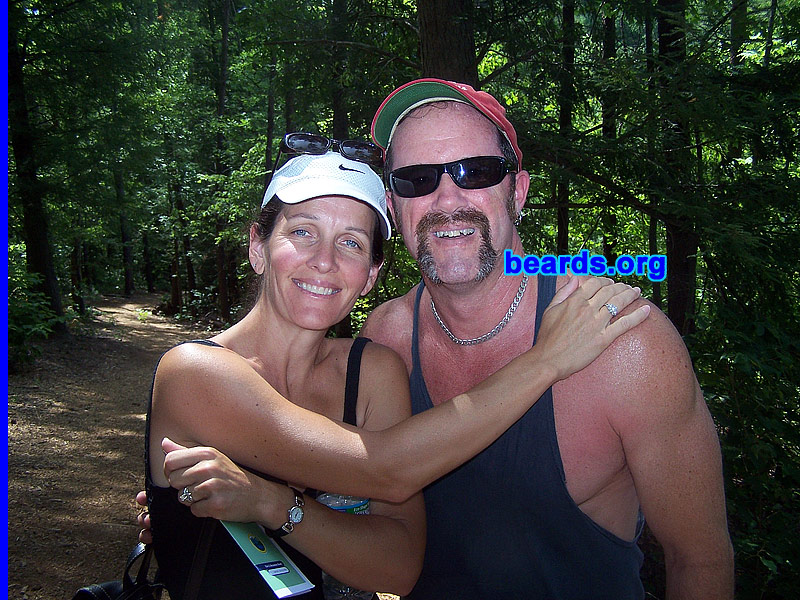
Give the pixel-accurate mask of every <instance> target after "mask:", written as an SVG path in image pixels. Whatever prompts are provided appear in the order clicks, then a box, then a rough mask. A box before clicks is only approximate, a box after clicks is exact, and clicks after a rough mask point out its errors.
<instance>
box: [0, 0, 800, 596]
mask: <svg viewBox="0 0 800 600" xmlns="http://www.w3.org/2000/svg"><path fill="white" fill-rule="evenodd" d="M798 36H800V1H799V0H781V1H779V0H725V1H722V0H720V1H706V2H697V1H694V2H693V1H687V0H658V1H656V0H634V1H630V2H625V3H606V2H601V1H599V0H589V1H586V2H575V1H574V0H562V1H541V2H530V1H527V2H525V1H521V0H474V1H473V0H425V1H423V0H420V1H419V2H411V1H399V0H394V1H390V0H375V1H369V0H321V1H318V2H304V1H296V0H272V1H269V2H264V1H256V0H249V1H248V0H172V1H167V0H125V1H124V2H122V1H111V0H47V1H35V0H12V1H11V2H10V4H9V57H8V58H9V62H8V68H9V74H8V82H9V105H8V106H9V114H8V119H9V148H8V158H9V161H8V164H9V167H8V168H9V172H8V176H9V221H8V236H9V249H8V252H9V265H8V266H9V275H8V277H9V279H8V286H9V309H8V310H9V312H8V317H9V330H8V335H9V367H10V368H12V369H20V368H24V365H25V364H26V363H27V362H29V361H32V360H35V357H36V340H37V339H38V338H41V337H45V336H50V335H69V328H70V324H74V323H79V322H80V320H81V319H85V318H88V317H89V316H90V315H91V314H92V306H93V301H96V300H97V298H99V296H100V295H101V294H107V293H115V294H126V295H129V294H132V293H134V292H135V291H144V290H146V291H148V292H154V291H163V302H162V305H161V310H162V312H163V313H164V314H168V315H173V316H174V317H175V318H180V319H187V320H191V321H194V322H198V321H200V322H202V321H205V322H214V323H230V322H233V321H234V320H235V319H236V318H237V315H238V314H240V313H241V311H242V310H243V309H244V308H246V307H247V303H248V302H249V301H250V291H249V271H250V269H249V265H248V263H247V260H246V255H245V254H244V252H243V248H244V242H245V239H246V237H245V233H246V227H247V224H248V219H249V218H250V217H252V216H253V215H254V214H255V210H256V208H257V206H258V204H259V200H260V196H261V194H262V193H263V190H264V187H265V183H266V182H267V181H268V179H269V176H270V174H271V170H272V165H273V161H274V160H275V158H276V154H277V149H278V144H279V141H280V139H281V137H282V135H283V134H284V133H285V132H288V131H311V132H319V133H322V134H325V135H328V136H331V137H335V138H336V139H347V138H366V137H368V135H369V125H370V123H371V119H372V116H373V114H374V112H375V110H376V108H377V107H378V105H379V104H380V102H381V101H382V100H383V98H384V97H385V96H386V95H387V94H388V93H389V92H390V91H391V90H392V89H394V88H395V87H396V86H398V85H400V84H402V83H405V82H406V81H409V80H411V79H415V78H418V77H420V76H434V77H442V78H445V79H451V80H457V81H463V82H467V83H470V84H471V85H473V86H474V87H476V88H480V89H484V90H487V91H489V92H491V93H492V94H494V95H495V97H497V98H498V99H500V101H501V102H503V103H504V105H505V107H506V109H507V111H508V116H509V118H510V120H511V121H512V122H513V123H514V125H515V126H516V129H517V132H518V134H519V138H520V145H521V147H522V151H523V154H524V161H523V165H522V167H523V168H525V169H527V170H528V171H529V172H530V173H531V177H532V185H531V191H530V194H529V198H528V204H527V208H526V210H525V211H524V219H523V222H522V225H521V227H520V233H521V236H522V238H523V241H524V244H525V248H526V251H527V252H529V253H534V254H546V253H567V252H568V253H576V252H577V251H579V250H580V249H583V248H587V249H588V250H589V251H590V252H593V253H597V254H603V255H605V256H606V257H607V258H608V259H609V261H611V260H613V259H614V258H616V256H618V255H620V254H634V255H635V254H666V255H667V257H668V269H669V271H668V278H667V280H666V281H665V282H663V283H653V282H650V281H648V280H646V279H641V280H638V279H635V278H626V281H628V282H630V283H635V284H637V285H640V286H642V288H643V290H644V293H645V295H646V296H648V297H649V298H650V299H652V300H653V301H654V302H655V303H656V304H658V305H659V306H662V308H663V309H664V310H665V312H667V314H668V315H669V317H670V319H672V321H673V323H674V324H675V326H676V327H677V328H678V330H679V331H680V332H681V334H682V335H683V336H684V339H685V341H686V344H687V346H688V348H689V351H690V353H691V356H692V359H693V361H694V365H695V369H696V370H697V373H698V378H699V380H700V384H701V386H702V387H703V390H704V393H705V397H706V400H707V402H708V405H709V408H710V409H711V412H712V414H713V416H714V420H715V422H716V424H717V428H718V432H719V435H720V440H721V444H722V451H723V456H724V462H725V484H726V493H727V499H728V514H729V522H730V529H731V534H732V538H733V542H734V546H735V550H736V576H737V597H739V598H788V597H793V595H794V593H796V591H797V589H800V574H799V568H800V491H798V490H800V422H799V421H800V417H798V404H799V403H800V400H799V398H800V360H799V359H800V294H798V291H799V290H798V281H800V261H798V256H800V202H799V201H798V200H800V167H798V144H799V143H800V135H799V134H798V127H799V125H798V123H800V115H799V114H798V113H800V56H799V55H798ZM386 250H387V261H386V266H385V268H384V270H383V272H382V274H381V278H380V280H379V283H378V285H377V287H376V290H375V292H374V293H373V294H372V295H371V296H370V297H369V298H366V299H364V300H363V301H360V302H359V304H358V305H357V307H356V310H355V311H354V312H353V314H352V316H351V318H350V319H349V320H347V321H345V322H343V323H340V324H339V325H337V326H336V328H335V331H334V332H332V333H333V334H334V335H352V334H353V333H354V332H356V331H357V330H358V328H359V326H360V324H361V323H362V322H363V320H364V318H365V317H366V315H367V314H368V313H369V311H370V310H371V309H372V308H373V307H374V306H376V305H377V304H379V303H381V302H383V301H385V300H387V299H389V298H392V297H394V296H397V295H399V294H402V293H404V292H405V291H406V290H408V289H409V288H410V287H411V286H412V285H414V284H415V283H416V281H417V280H418V272H417V269H416V266H415V265H414V264H413V262H412V261H411V260H410V259H409V257H408V255H407V253H406V252H405V249H404V247H403V244H402V241H401V240H400V239H399V238H398V237H394V238H393V239H392V240H391V241H390V242H388V243H387V248H386ZM642 543H643V544H644V545H645V546H646V552H647V554H648V566H647V568H646V569H645V580H646V585H647V587H648V590H650V591H651V593H653V595H655V596H656V597H661V592H660V590H661V589H662V588H663V581H662V575H660V573H661V572H662V569H661V568H659V566H658V561H659V560H661V559H660V558H659V555H658V551H657V548H656V545H655V542H653V540H652V538H651V537H649V536H646V537H645V540H644V541H643V542H642Z"/></svg>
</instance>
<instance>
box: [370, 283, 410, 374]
mask: <svg viewBox="0 0 800 600" xmlns="http://www.w3.org/2000/svg"><path fill="white" fill-rule="evenodd" d="M416 293H417V286H414V287H413V288H411V290H409V291H408V292H407V293H406V294H404V295H403V296H400V297H399V298H394V299H392V300H389V301H387V302H384V303H383V304H381V305H380V306H378V307H377V308H376V309H375V310H373V311H372V313H371V314H370V315H369V317H368V318H367V321H366V323H364V327H363V328H362V329H361V335H363V336H365V337H368V338H371V339H372V340H373V341H375V342H377V343H379V344H383V345H384V346H388V347H389V348H391V349H392V350H394V351H395V352H397V353H398V354H399V355H400V356H401V357H402V358H403V360H404V361H406V363H408V360H407V357H410V355H411V333H412V330H413V325H414V300H415V298H416Z"/></svg>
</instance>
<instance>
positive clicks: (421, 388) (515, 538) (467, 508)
mask: <svg viewBox="0 0 800 600" xmlns="http://www.w3.org/2000/svg"><path fill="white" fill-rule="evenodd" d="M555 283H556V278H555V277H544V276H542V275H539V279H538V289H539V292H538V299H537V307H536V323H535V325H534V343H535V341H536V335H537V334H538V332H539V326H540V324H541V320H542V313H543V312H544V309H545V308H546V307H547V305H548V304H549V302H550V300H551V299H552V298H553V295H554V293H555ZM422 290H423V284H420V286H419V290H418V291H417V298H416V303H415V306H414V330H413V333H412V346H411V353H412V360H413V368H412V371H411V376H410V378H409V382H410V387H411V406H412V411H413V412H414V414H416V413H419V412H422V411H424V410H428V409H429V408H431V407H432V406H433V403H432V401H431V397H430V394H429V393H428V388H427V386H426V385H425V380H424V379H423V376H422V369H421V366H420V357H419V336H418V332H419V326H418V325H419V304H420V297H421V295H422ZM425 507H426V512H427V518H428V544H427V548H426V552H425V562H424V564H423V568H422V575H421V576H420V578H419V581H418V582H417V585H416V586H415V587H414V590H413V591H412V593H411V595H410V596H408V597H409V598H411V599H414V600H419V599H426V600H427V599H430V600H439V599H441V598H458V599H459V600H470V599H474V600H485V599H486V598H526V599H527V598H532V599H542V600H581V599H585V600H601V599H607V600H628V599H641V598H644V589H643V587H642V583H641V580H640V578H639V570H640V568H641V565H642V553H641V551H640V550H639V548H638V546H637V544H636V539H638V537H639V533H640V532H641V527H642V525H643V520H642V519H641V518H640V522H639V527H638V528H637V530H638V531H637V534H636V539H634V541H626V540H623V539H620V538H619V537H617V536H615V535H614V534H612V533H611V532H609V531H607V530H605V529H604V528H602V527H600V526H599V525H598V524H597V523H595V522H594V521H592V520H591V519H590V518H589V517H588V516H586V515H585V514H584V513H583V512H582V511H581V510H580V508H578V506H577V505H576V504H575V502H574V501H573V500H572V498H571V497H570V495H569V492H568V491H567V487H566V479H565V476H564V467H563V465H562V463H561V455H560V453H559V449H558V439H557V437H556V428H555V420H554V418H553V394H552V389H548V390H547V391H546V392H545V393H544V394H543V395H542V396H541V398H540V399H539V401H538V402H537V403H536V404H534V405H533V407H531V408H530V410H528V412H527V413H526V414H525V415H524V416H523V417H522V418H521V419H520V420H519V421H517V423H515V424H514V425H513V426H512V427H511V428H510V429H509V430H508V431H507V432H506V433H504V434H503V435H502V436H501V437H500V438H499V439H498V440H497V441H495V442H494V443H493V444H492V445H491V446H489V447H488V448H487V449H486V450H484V451H483V452H481V453H480V454H478V455H477V456H476V457H475V458H473V459H472V460H470V461H468V462H467V463H465V464H463V465H462V466H461V467H459V468H457V469H455V470H454V471H452V472H451V473H449V474H447V475H445V476H444V477H442V478H441V479H439V480H438V481H436V482H434V483H432V484H431V485H430V486H428V487H427V488H426V489H425Z"/></svg>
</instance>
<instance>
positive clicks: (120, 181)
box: [114, 167, 134, 296]
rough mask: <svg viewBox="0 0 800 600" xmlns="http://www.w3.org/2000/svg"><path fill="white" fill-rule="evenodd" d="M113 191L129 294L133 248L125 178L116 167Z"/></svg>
mask: <svg viewBox="0 0 800 600" xmlns="http://www.w3.org/2000/svg"><path fill="white" fill-rule="evenodd" d="M114 191H115V192H116V196H117V200H116V202H117V206H118V207H119V229H120V238H121V239H122V270H123V272H124V274H125V276H124V293H125V295H126V296H130V295H131V294H133V292H134V284H133V250H132V248H131V245H132V243H133V242H132V240H131V231H130V225H129V224H128V215H127V213H126V212H125V180H124V178H123V176H122V170H121V169H120V168H119V167H117V168H116V169H114Z"/></svg>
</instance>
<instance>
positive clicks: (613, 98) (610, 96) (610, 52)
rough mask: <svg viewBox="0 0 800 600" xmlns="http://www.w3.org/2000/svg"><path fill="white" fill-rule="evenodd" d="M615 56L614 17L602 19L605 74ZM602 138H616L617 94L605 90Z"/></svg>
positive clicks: (610, 67) (615, 35) (615, 33)
mask: <svg viewBox="0 0 800 600" xmlns="http://www.w3.org/2000/svg"><path fill="white" fill-rule="evenodd" d="M616 56H617V27H616V21H615V19H614V17H605V18H604V19H603V64H604V65H605V67H606V69H607V70H606V73H608V72H610V71H611V69H612V68H613V64H612V62H613V60H614V59H615V58H616ZM602 103H603V137H604V138H605V139H608V140H613V139H616V137H617V93H616V92H615V91H613V90H609V89H606V90H605V91H604V92H603V97H602Z"/></svg>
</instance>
